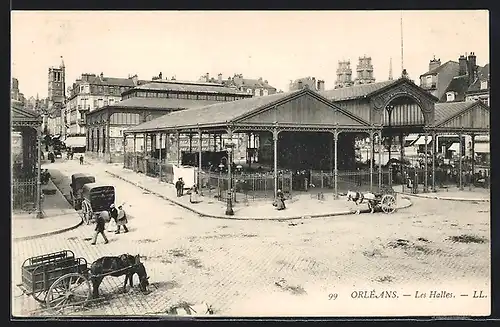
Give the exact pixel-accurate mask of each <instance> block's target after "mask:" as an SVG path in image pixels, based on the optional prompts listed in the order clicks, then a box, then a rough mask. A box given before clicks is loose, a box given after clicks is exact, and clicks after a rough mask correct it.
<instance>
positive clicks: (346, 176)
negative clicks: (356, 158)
mask: <svg viewBox="0 0 500 327" xmlns="http://www.w3.org/2000/svg"><path fill="white" fill-rule="evenodd" d="M309 176H310V179H311V180H310V183H309V185H308V190H309V189H331V190H332V191H333V189H334V187H335V173H333V172H330V171H327V172H325V171H310V174H309ZM380 177H381V179H380V181H381V187H380V188H379V178H380ZM392 184H393V178H392V171H391V170H386V171H382V173H381V174H380V175H379V173H378V171H374V172H373V173H372V186H371V187H370V172H369V171H364V170H356V171H339V172H338V173H337V192H338V193H339V194H342V193H346V192H347V191H370V190H371V191H372V192H381V191H384V190H385V189H386V188H387V187H389V186H392Z"/></svg>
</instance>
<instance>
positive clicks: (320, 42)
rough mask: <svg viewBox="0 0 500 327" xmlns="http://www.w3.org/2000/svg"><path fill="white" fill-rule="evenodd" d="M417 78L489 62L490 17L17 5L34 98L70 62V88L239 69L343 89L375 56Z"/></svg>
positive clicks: (15, 30)
mask: <svg viewBox="0 0 500 327" xmlns="http://www.w3.org/2000/svg"><path fill="white" fill-rule="evenodd" d="M401 16H402V18H403V45H404V46H403V49H404V55H403V59H404V60H403V62H404V68H405V69H406V70H407V71H408V73H409V75H410V78H411V79H413V80H415V81H416V82H417V84H418V79H419V76H420V75H421V74H423V73H425V72H426V71H427V70H428V65H429V60H431V59H432V58H433V57H434V56H435V57H436V58H437V59H441V62H442V63H444V62H446V61H448V60H455V61H458V57H459V56H460V55H461V54H465V53H470V52H474V53H475V54H476V56H477V64H478V65H481V66H482V65H485V64H487V63H489V60H490V59H489V17H488V12H487V11H485V10H460V11H452V10H446V11H267V12H266V11H199V12H196V11H190V12H182V11H153V12H148V11H141V12H134V11H97V12H96V11H57V12H51V11H12V13H11V73H12V76H13V77H16V78H17V79H18V80H19V88H20V91H21V92H22V93H24V95H25V96H26V97H29V96H36V95H37V94H39V96H40V97H46V96H47V78H48V76H47V75H48V68H49V67H50V66H59V64H60V62H61V56H63V58H64V62H65V66H66V86H70V85H71V84H72V83H73V82H74V81H75V80H76V79H77V78H79V77H80V75H81V74H82V73H95V74H100V73H101V72H102V73H103V74H104V76H109V77H124V78H126V77H128V76H129V75H130V74H132V75H133V74H137V75H138V77H139V78H140V79H146V80H147V79H151V78H152V77H153V76H156V75H158V73H159V72H162V74H163V76H164V77H168V78H169V79H170V78H171V77H172V76H176V78H177V80H198V79H199V77H200V76H201V75H204V74H206V73H209V74H210V76H213V77H215V78H217V74H219V73H222V74H223V78H224V79H227V78H228V77H229V76H233V75H234V74H235V73H240V74H243V76H244V77H246V78H259V77H262V78H263V79H264V80H268V81H269V84H271V85H272V86H274V87H276V88H277V89H281V90H283V91H288V85H289V83H290V80H295V79H297V78H301V77H307V76H311V77H316V79H323V80H325V88H326V89H331V88H333V87H334V84H335V79H336V69H337V66H338V61H339V60H345V59H350V61H351V68H352V69H353V78H354V77H355V75H356V73H355V71H356V65H357V63H358V58H359V57H362V56H364V55H366V56H369V57H371V58H372V63H373V66H374V77H375V78H376V81H384V80H387V79H388V76H389V67H390V61H391V58H392V70H393V76H394V78H397V77H399V76H401V70H402V69H401V28H400V26H401V25H400V24H401Z"/></svg>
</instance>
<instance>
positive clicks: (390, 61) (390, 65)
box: [389, 57, 392, 81]
mask: <svg viewBox="0 0 500 327" xmlns="http://www.w3.org/2000/svg"><path fill="white" fill-rule="evenodd" d="M389 81H392V57H391V58H390V59H389Z"/></svg>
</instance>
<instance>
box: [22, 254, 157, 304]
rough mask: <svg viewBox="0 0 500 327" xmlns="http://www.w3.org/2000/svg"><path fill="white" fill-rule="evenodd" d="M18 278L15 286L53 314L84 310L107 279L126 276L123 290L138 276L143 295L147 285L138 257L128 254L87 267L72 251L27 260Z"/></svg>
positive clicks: (108, 258) (101, 260) (97, 261)
mask: <svg viewBox="0 0 500 327" xmlns="http://www.w3.org/2000/svg"><path fill="white" fill-rule="evenodd" d="M103 263H106V264H104V267H103ZM96 267H97V269H96ZM96 270H97V273H96ZM92 272H94V273H92ZM21 274H22V276H21V278H22V282H21V284H18V285H17V286H18V287H19V288H20V289H21V290H22V291H23V293H24V294H25V295H31V296H32V297H33V298H34V299H35V300H37V301H38V302H40V303H42V304H44V305H45V307H46V308H48V309H49V310H50V311H52V312H58V311H60V310H61V309H63V308H65V307H68V306H84V305H86V304H87V303H88V302H89V301H90V300H91V299H92V298H93V297H95V298H97V297H98V288H99V284H100V283H101V282H102V279H103V278H104V277H106V276H113V277H119V276H123V275H125V276H126V278H125V284H124V285H123V288H124V290H125V286H126V283H127V280H129V282H130V286H133V285H132V276H133V274H138V276H139V280H140V287H141V289H142V290H143V291H146V290H147V289H146V287H147V285H149V282H148V281H147V280H148V279H149V277H148V276H147V273H146V269H145V267H144V265H143V264H142V263H141V262H140V256H139V255H137V256H132V255H130V254H123V255H121V256H119V257H101V258H99V259H97V260H96V261H94V263H93V264H92V265H91V266H90V267H89V266H88V265H87V260H85V259H84V258H75V254H74V253H73V251H70V250H63V251H59V252H54V253H49V254H44V255H40V256H36V257H31V258H28V259H26V260H25V261H24V262H23V264H22V267H21ZM91 282H92V284H93V287H91Z"/></svg>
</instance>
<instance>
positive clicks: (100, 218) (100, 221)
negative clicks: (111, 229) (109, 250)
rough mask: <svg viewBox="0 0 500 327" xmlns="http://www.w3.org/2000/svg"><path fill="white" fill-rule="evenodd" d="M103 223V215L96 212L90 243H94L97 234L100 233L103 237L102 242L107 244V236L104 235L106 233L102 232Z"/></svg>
mask: <svg viewBox="0 0 500 327" xmlns="http://www.w3.org/2000/svg"><path fill="white" fill-rule="evenodd" d="M104 225H105V221H104V217H103V216H102V215H101V214H100V213H98V214H97V217H96V224H95V234H94V238H93V240H92V243H91V244H92V245H95V244H96V242H97V235H99V234H101V235H102V238H103V239H104V244H108V238H107V237H106V234H104Z"/></svg>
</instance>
